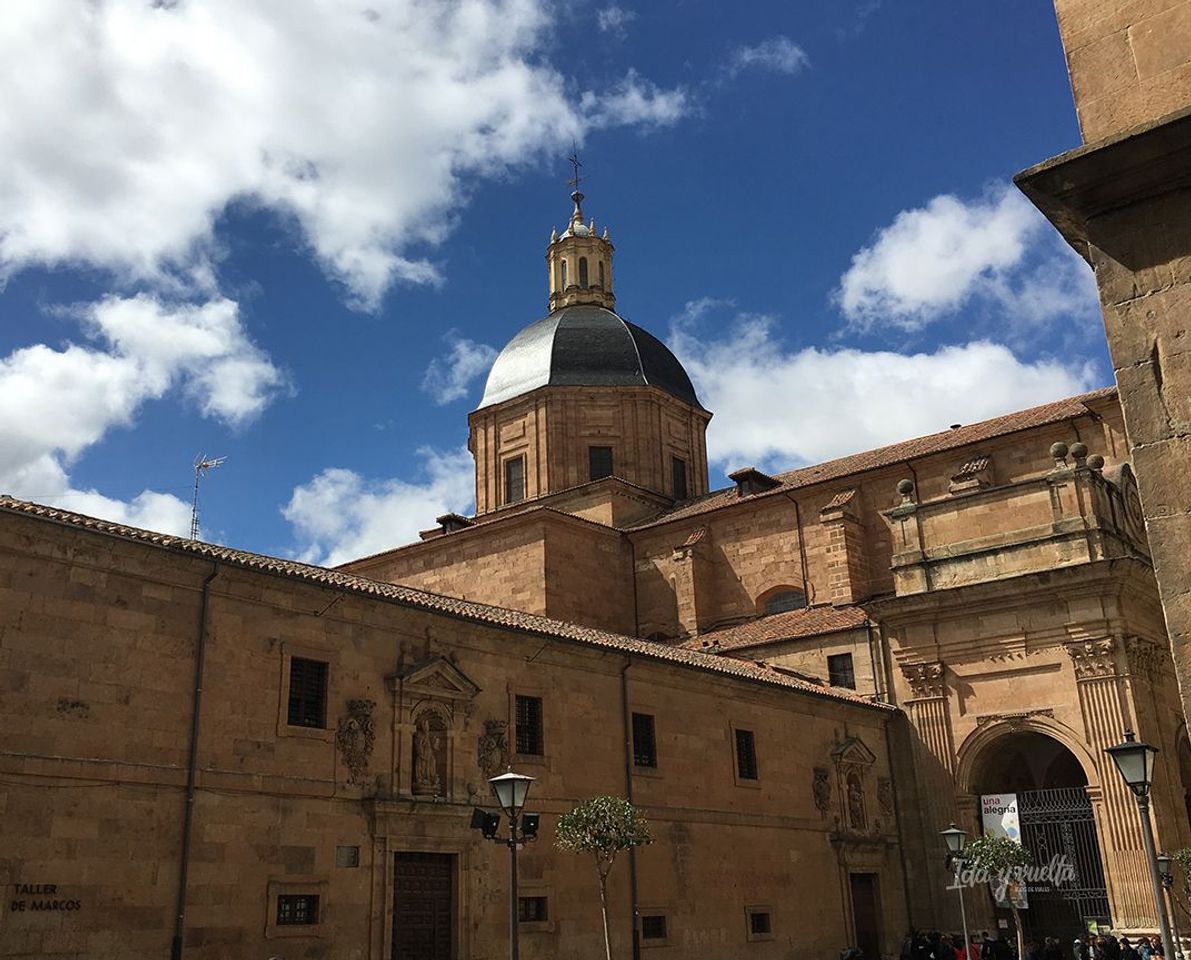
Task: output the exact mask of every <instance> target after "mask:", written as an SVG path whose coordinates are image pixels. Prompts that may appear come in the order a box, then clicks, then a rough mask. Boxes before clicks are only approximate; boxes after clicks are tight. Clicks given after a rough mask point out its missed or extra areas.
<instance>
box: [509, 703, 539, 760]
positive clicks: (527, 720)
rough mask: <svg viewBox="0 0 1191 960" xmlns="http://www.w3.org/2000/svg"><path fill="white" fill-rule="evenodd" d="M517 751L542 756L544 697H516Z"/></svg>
mask: <svg viewBox="0 0 1191 960" xmlns="http://www.w3.org/2000/svg"><path fill="white" fill-rule="evenodd" d="M516 713H517V716H516V720H517V724H516V726H517V730H516V734H517V752H518V753H522V754H528V755H530V756H535V757H540V756H541V755H542V753H543V750H542V741H543V737H542V733H543V731H542V698H541V697H523V696H521V695H520V694H518V695H517V699H516Z"/></svg>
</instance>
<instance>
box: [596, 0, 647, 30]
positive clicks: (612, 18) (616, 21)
mask: <svg viewBox="0 0 1191 960" xmlns="http://www.w3.org/2000/svg"><path fill="white" fill-rule="evenodd" d="M636 19H637V14H636V11H634V10H626V9H625V8H624V7H620V6H617V5H616V4H612V5H611V6H608V7H604V9H603V10H601V11H599V13H597V14H596V22H597V23H598V24H599V28H600V32H601V33H611V34H613V35H615V36H617V37H621V38H623V37H624V36H625V34H626V33H627V32H628V25H629V24H630V23H632V22H633V21H634V20H636Z"/></svg>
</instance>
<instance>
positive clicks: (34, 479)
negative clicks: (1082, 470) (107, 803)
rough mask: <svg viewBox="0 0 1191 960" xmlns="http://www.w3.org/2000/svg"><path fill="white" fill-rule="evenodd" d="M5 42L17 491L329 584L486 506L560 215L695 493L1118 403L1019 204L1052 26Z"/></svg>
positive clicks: (1082, 316)
mask: <svg viewBox="0 0 1191 960" xmlns="http://www.w3.org/2000/svg"><path fill="white" fill-rule="evenodd" d="M21 7H23V8H25V9H21V10H20V11H19V12H16V13H15V14H14V15H11V16H9V17H7V18H6V20H5V22H4V23H2V24H0V63H3V64H4V66H3V67H0V84H2V89H3V92H4V94H5V97H4V101H5V103H6V104H11V105H14V106H13V109H6V111H5V115H3V116H0V140H2V141H3V142H4V143H5V144H6V149H5V151H4V152H3V154H2V155H0V278H2V279H3V281H4V286H3V289H2V292H0V491H2V492H8V493H12V494H14V495H18V496H22V497H27V498H29V499H34V500H40V501H42V502H51V503H56V504H60V505H62V506H65V507H68V508H71V509H76V510H80V511H82V512H88V513H93V514H98V515H102V516H108V517H112V518H114V519H117V520H124V521H127V522H132V523H137V524H141V525H147V526H150V527H153V528H156V529H165V530H169V531H171V532H185V530H186V527H187V525H188V510H189V493H190V484H191V480H192V471H191V462H192V460H193V459H194V457H195V455H196V454H197V453H199V452H204V453H207V454H209V455H221V456H226V457H227V458H228V459H227V462H226V464H225V465H224V466H222V467H220V468H219V470H218V471H216V472H214V473H212V474H211V475H210V477H209V478H208V480H207V481H206V482H205V486H204V491H203V503H202V506H203V514H202V519H203V535H204V536H205V537H207V538H209V539H215V540H219V541H221V542H228V543H232V544H235V545H238V546H244V547H248V548H250V549H256V550H261V551H264V552H270V553H277V554H282V555H291V556H301V557H305V558H307V559H311V560H315V561H323V562H326V561H340V560H343V559H347V558H348V557H350V556H353V555H356V554H359V553H364V552H369V551H373V550H377V549H381V548H383V547H385V546H389V545H395V544H397V543H400V542H403V541H406V540H409V539H410V538H411V537H413V536H414V535H415V534H416V531H417V530H418V529H421V528H425V527H427V526H430V525H431V524H432V522H433V519H434V517H435V516H436V515H437V514H439V513H442V512H444V511H445V510H448V509H450V510H465V509H467V508H468V506H469V501H470V489H471V485H472V481H471V474H470V465H469V464H470V462H469V457H468V456H467V455H466V452H465V450H463V444H464V443H465V441H466V431H467V425H466V415H467V412H468V411H469V410H470V409H471V408H472V406H474V404H475V403H476V402H477V400H478V398H479V395H480V392H481V391H482V387H483V379H484V374H485V373H486V365H487V364H488V363H489V362H490V359H491V356H492V351H493V349H498V348H499V347H500V346H501V345H503V344H504V343H505V342H506V341H507V340H508V339H509V338H510V337H511V336H512V335H513V334H514V333H515V332H516V331H517V330H518V329H519V328H520V327H522V326H524V325H525V324H527V323H529V322H531V321H532V320H534V319H536V318H538V317H539V316H541V315H543V313H544V309H545V292H546V288H545V274H544V263H543V256H544V252H545V244H546V241H547V239H548V237H549V234H550V230H551V227H554V226H558V227H560V228H561V226H562V225H563V224H564V223H565V221H566V218H567V215H568V213H569V202H568V200H567V193H568V188H567V186H566V180H567V178H568V176H569V175H570V169H569V166H568V165H567V164H566V162H565V157H566V155H567V154H568V153H569V152H570V144H571V142H572V140H576V141H578V143H579V145H580V152H581V155H582V158H583V163H584V174H585V175H586V177H587V180H586V181H585V183H584V191H585V193H586V194H587V197H588V200H587V203H586V204H585V208H586V212H587V213H588V214H589V215H591V216H594V217H595V218H596V220H597V223H598V224H600V225H601V228H602V226H603V225H607V226H608V227H609V228H610V230H611V233H612V238H613V241H614V242H615V243H616V247H617V254H616V256H617V261H616V267H617V272H616V284H617V289H616V292H617V298H618V308H619V309H620V310H621V312H622V313H623V314H624V315H625V316H626V317H628V318H629V319H631V320H633V321H635V322H637V323H639V324H641V325H643V326H645V327H647V328H649V329H650V330H652V331H653V332H655V333H657V334H658V335H659V336H662V337H663V338H665V339H667V340H668V341H669V342H670V343H671V345H672V346H673V347H674V349H675V350H676V351H677V352H678V353H679V355H680V356H681V357H682V359H683V360H684V362H686V363H687V365H688V369H690V371H691V373H692V376H693V378H694V380H695V383H696V387H697V388H698V389H699V391H700V395H701V397H702V399H703V402H704V404H705V405H706V406H708V407H709V408H710V409H712V410H713V412H714V413H715V414H716V417H715V419H714V420H713V423H712V429H711V433H710V438H709V441H710V452H711V456H712V458H713V464H712V472H713V483H719V482H722V477H723V475H724V474H725V473H726V472H728V471H730V470H732V469H735V468H737V467H739V466H742V465H745V464H748V463H753V464H757V465H759V466H763V467H766V468H769V469H780V468H782V467H790V466H795V465H798V464H800V463H805V462H808V461H813V460H819V459H824V458H827V457H831V456H837V455H841V454H844V453H848V452H852V451H855V450H860V449H865V448H867V447H871V446H874V445H878V444H880V443H885V442H892V441H894V440H897V439H902V438H905V437H909V436H915V435H919V434H921V433H925V432H930V431H933V430H936V429H943V428H945V427H946V426H947V425H948V424H949V423H953V422H970V421H971V420H975V419H978V418H981V417H985V416H991V415H995V414H998V413H1002V412H1006V411H1007V410H1011V409H1016V408H1020V407H1024V406H1028V405H1031V404H1033V403H1038V402H1044V401H1046V400H1048V399H1052V398H1054V397H1058V396H1063V395H1067V394H1070V393H1073V392H1078V391H1079V390H1082V389H1086V388H1091V387H1094V386H1100V385H1103V384H1106V383H1109V382H1110V381H1111V371H1110V369H1109V367H1108V364H1107V360H1106V356H1105V349H1104V346H1103V335H1102V331H1101V328H1100V320H1099V314H1098V310H1097V308H1096V304H1095V290H1094V285H1093V284H1092V282H1091V276H1090V273H1089V272H1088V271H1087V269H1086V268H1085V267H1084V266H1083V265H1082V263H1081V262H1080V261H1078V260H1077V259H1076V258H1075V257H1074V255H1073V254H1072V253H1071V251H1070V250H1068V249H1067V248H1066V247H1065V246H1064V245H1063V244H1062V243H1061V241H1059V240H1058V238H1057V236H1056V235H1055V234H1054V231H1053V230H1051V229H1050V228H1049V227H1048V226H1047V225H1046V224H1045V222H1044V221H1042V220H1041V218H1040V217H1039V216H1038V215H1037V214H1035V213H1034V212H1033V211H1032V208H1030V207H1029V205H1028V204H1026V203H1025V201H1024V200H1022V199H1021V198H1020V196H1019V195H1018V194H1017V193H1016V192H1015V191H1014V190H1013V188H1012V186H1011V184H1010V179H1011V177H1012V175H1013V174H1014V173H1015V172H1017V171H1018V170H1020V169H1023V168H1024V167H1026V166H1029V165H1031V164H1033V163H1036V162H1038V161H1040V160H1043V159H1045V158H1047V157H1050V156H1052V155H1054V154H1057V153H1060V152H1062V151H1064V150H1067V149H1070V148H1072V147H1074V146H1076V145H1077V144H1078V142H1079V134H1078V129H1077V126H1076V123H1075V117H1074V110H1073V108H1072V104H1071V97H1070V90H1069V86H1068V81H1067V76H1066V70H1065V65H1064V61H1063V55H1062V48H1061V46H1060V44H1059V38H1058V31H1057V28H1056V25H1055V22H1054V15H1053V12H1052V11H1051V9H1050V7H1049V5H1048V4H1038V3H1035V2H1029V0H1005V2H1002V3H1000V4H997V5H987V4H982V5H978V4H956V3H954V2H927V0H921V2H915V3H905V2H902V3H895V2H893V0H884V2H879V0H857V2H854V0H831V2H826V0H825V2H819V3H808V2H799V3H791V2H789V0H786V2H779V3H768V2H754V3H750V4H718V3H709V2H702V3H696V2H670V3H661V2H657V3H650V4H643V3H630V2H627V0H624V2H619V3H617V4H603V5H601V4H600V3H598V2H597V3H595V4H579V3H574V2H569V0H567V2H556V3H545V2H537V0H469V2H467V3H462V4H461V3H451V4H447V3H434V2H428V0H420V2H412V0H404V2H396V0H394V2H391V3H383V2H379V0H376V2H373V3H372V5H371V6H370V7H367V8H365V7H362V6H359V5H355V4H345V3H338V2H329V0H293V2H287V3H280V2H276V3H261V4H241V3H234V2H232V0H207V2H205V3H203V4H197V3H194V2H187V0H179V2H176V3H174V4H167V5H160V6H155V5H153V4H151V3H148V2H132V0H106V2H100V3H97V4H94V5H91V6H90V7H89V8H87V9H86V11H85V12H80V8H79V7H78V6H77V5H75V4H73V3H69V2H67V0H60V2H59V0H46V2H44V3H39V4H26V5H21Z"/></svg>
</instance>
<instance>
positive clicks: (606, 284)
mask: <svg viewBox="0 0 1191 960" xmlns="http://www.w3.org/2000/svg"><path fill="white" fill-rule="evenodd" d="M571 162H572V163H573V164H575V177H574V179H572V180H571V183H572V184H573V185H574V187H575V191H574V192H573V193H572V194H571V200H572V202H573V203H574V204H575V209H574V210H573V211H572V212H571V220H570V223H568V224H567V227H566V229H565V230H564V231H563V232H562V234H561V235H559V234H558V233H557V232H556V231H552V232H551V234H550V245H549V246H548V247H547V248H546V270H547V276H548V280H549V285H550V300H549V309H550V311H551V312H553V311H555V310H558V309H560V308H561V307H571V306H576V305H581V304H587V305H591V306H597V307H604V308H605V309H607V310H611V309H612V308H613V307H615V306H616V296H615V295H614V294H613V292H612V253H613V249H614V248H613V246H612V241H610V240H609V239H608V230H607V227H605V228H604V235H603V236H602V237H601V236H600V235H599V234H597V233H596V228H595V219H594V218H592V219H591V221H590V222H584V219H583V201H584V199H585V197H584V196H583V194H582V193H580V192H579V179H580V178H579V167H580V163H579V160H578V157H577V156H572V158H571Z"/></svg>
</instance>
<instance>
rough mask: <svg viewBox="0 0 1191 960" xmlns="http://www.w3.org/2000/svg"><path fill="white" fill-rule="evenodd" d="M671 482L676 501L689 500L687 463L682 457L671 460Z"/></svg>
mask: <svg viewBox="0 0 1191 960" xmlns="http://www.w3.org/2000/svg"><path fill="white" fill-rule="evenodd" d="M670 480H671V484H670V486H671V489H672V490H673V491H674V499H675V500H685V499H686V498H687V488H686V461H685V460H683V459H681V458H680V457H671V458H670Z"/></svg>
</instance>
